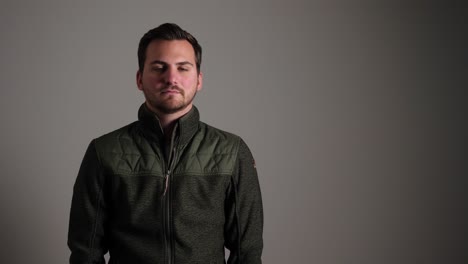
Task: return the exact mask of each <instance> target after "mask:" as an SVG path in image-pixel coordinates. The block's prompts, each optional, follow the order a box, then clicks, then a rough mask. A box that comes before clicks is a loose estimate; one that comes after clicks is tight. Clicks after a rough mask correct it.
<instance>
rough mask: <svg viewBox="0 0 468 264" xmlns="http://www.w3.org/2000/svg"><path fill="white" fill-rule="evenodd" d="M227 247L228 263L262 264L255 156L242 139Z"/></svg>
mask: <svg viewBox="0 0 468 264" xmlns="http://www.w3.org/2000/svg"><path fill="white" fill-rule="evenodd" d="M225 210H226V224H225V231H224V232H225V234H224V237H225V246H226V248H227V249H229V251H230V255H229V259H228V264H234V263H236V264H240V263H242V264H254V263H262V260H261V255H262V250H263V238H262V233H263V207H262V197H261V193H260V185H259V181H258V176H257V170H256V168H255V161H254V159H253V157H252V154H251V152H250V150H249V148H248V147H247V145H246V144H245V142H244V141H242V140H241V142H240V146H239V154H238V158H237V164H236V170H235V172H234V174H233V176H232V177H231V183H230V185H229V188H228V190H227V197H226V204H225Z"/></svg>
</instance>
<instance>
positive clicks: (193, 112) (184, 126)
mask: <svg viewBox="0 0 468 264" xmlns="http://www.w3.org/2000/svg"><path fill="white" fill-rule="evenodd" d="M138 120H140V122H141V123H142V124H143V126H144V127H145V128H148V129H149V130H150V131H151V134H152V137H154V138H156V140H158V141H160V142H164V132H163V129H162V127H161V123H160V122H159V119H158V117H157V116H156V114H154V113H153V112H151V110H149V109H148V107H147V106H146V103H143V104H142V105H141V106H140V109H139V110H138ZM199 121H200V114H199V112H198V109H197V108H196V107H195V106H192V109H190V111H189V112H188V113H187V114H185V115H184V116H182V117H181V118H179V120H177V126H176V127H177V131H175V132H176V133H178V134H177V136H178V137H179V144H180V146H185V145H186V144H187V143H188V142H189V141H190V139H191V138H192V137H193V135H194V134H195V133H196V132H197V130H198V125H199Z"/></svg>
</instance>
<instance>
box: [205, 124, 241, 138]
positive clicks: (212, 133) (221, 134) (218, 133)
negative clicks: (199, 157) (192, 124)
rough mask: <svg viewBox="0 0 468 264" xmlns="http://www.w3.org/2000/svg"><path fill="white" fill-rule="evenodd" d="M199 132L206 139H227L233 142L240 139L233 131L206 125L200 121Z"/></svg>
mask: <svg viewBox="0 0 468 264" xmlns="http://www.w3.org/2000/svg"><path fill="white" fill-rule="evenodd" d="M200 132H201V133H203V135H204V136H205V137H207V138H208V139H220V140H229V141H233V142H240V141H241V140H242V139H241V138H240V137H239V136H238V135H236V134H233V133H230V132H227V131H224V130H221V129H219V128H216V127H213V126H211V125H208V124H206V123H204V122H201V121H200Z"/></svg>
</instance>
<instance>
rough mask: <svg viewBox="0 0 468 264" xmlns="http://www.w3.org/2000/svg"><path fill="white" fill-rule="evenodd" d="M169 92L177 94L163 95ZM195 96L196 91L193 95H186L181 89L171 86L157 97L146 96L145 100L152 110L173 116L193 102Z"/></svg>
mask: <svg viewBox="0 0 468 264" xmlns="http://www.w3.org/2000/svg"><path fill="white" fill-rule="evenodd" d="M169 90H175V91H177V92H178V93H176V94H164V93H165V92H167V91H169ZM196 94H197V92H196V90H195V91H194V93H193V95H190V94H188V95H187V94H186V93H185V91H184V90H183V89H180V88H179V87H177V86H171V87H167V88H164V89H163V90H161V92H160V94H158V95H156V96H155V95H153V96H150V95H146V100H147V101H148V103H149V104H150V106H151V107H152V108H154V109H155V110H157V111H158V112H160V113H163V114H174V113H177V112H179V111H181V110H183V109H185V108H186V107H187V106H188V105H190V104H191V103H192V102H193V99H194V98H195V95H196Z"/></svg>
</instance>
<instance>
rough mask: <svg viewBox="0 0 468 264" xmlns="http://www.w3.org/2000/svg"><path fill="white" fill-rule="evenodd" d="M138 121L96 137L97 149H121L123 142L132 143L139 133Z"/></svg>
mask: <svg viewBox="0 0 468 264" xmlns="http://www.w3.org/2000/svg"><path fill="white" fill-rule="evenodd" d="M138 123H139V122H138V121H135V122H133V123H130V124H128V125H126V126H123V127H121V128H119V129H116V130H114V131H111V132H109V133H106V134H104V135H102V136H99V137H97V138H95V139H94V142H95V144H96V149H97V150H101V151H105V150H112V149H117V148H119V149H121V147H122V145H123V144H132V143H134V141H135V134H137V127H138Z"/></svg>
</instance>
